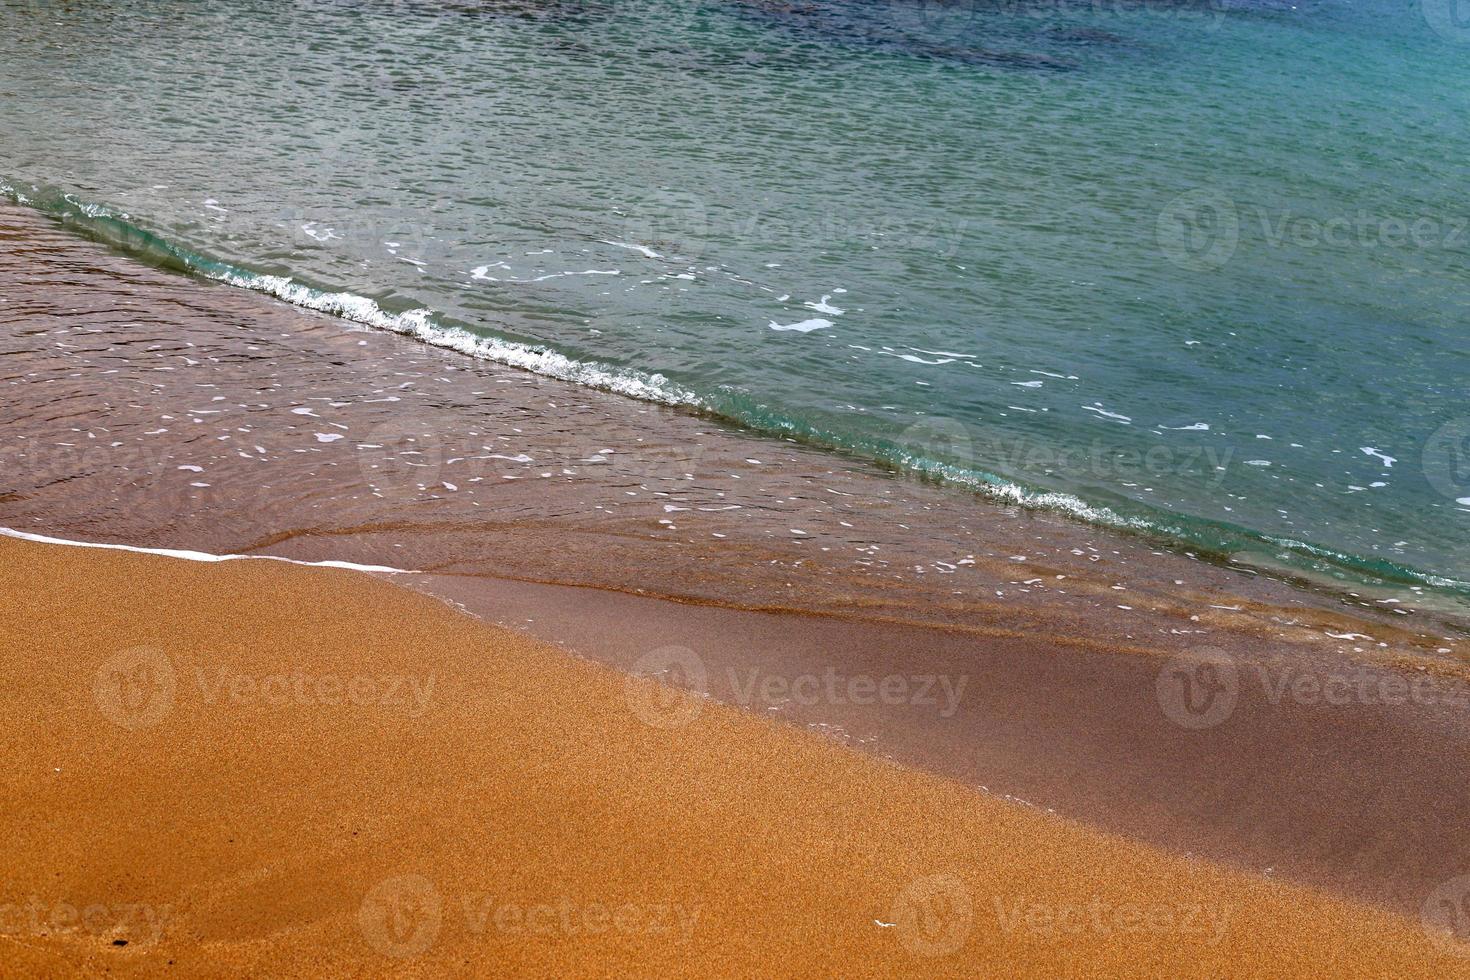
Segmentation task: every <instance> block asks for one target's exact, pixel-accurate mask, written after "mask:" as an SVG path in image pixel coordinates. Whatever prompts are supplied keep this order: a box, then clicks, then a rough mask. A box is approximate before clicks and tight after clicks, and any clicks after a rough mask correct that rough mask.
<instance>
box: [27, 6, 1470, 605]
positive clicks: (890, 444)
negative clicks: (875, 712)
mask: <svg viewBox="0 0 1470 980" xmlns="http://www.w3.org/2000/svg"><path fill="white" fill-rule="evenodd" d="M1424 4H1425V6H1420V5H1417V4H1410V3H1403V2H1386V0H1368V2H1366V3H1348V2H1346V0H1325V2H1318V3H1301V4H1297V5H1295V6H1291V5H1285V4H1282V5H1264V6H1263V5H1245V4H1229V5H1224V6H1221V5H1218V4H1216V3H1213V2H1205V3H1200V4H1193V5H1184V6H1177V5H1168V4H1164V3H1162V2H1157V0H1151V2H1148V3H1142V2H1125V0H1109V2H1106V3H1104V2H1101V0H1099V2H1097V3H1086V4H1063V3H1060V2H1038V3H1028V4H1021V3H1018V2H998V3H971V2H958V3H953V4H936V3H932V2H930V3H925V2H912V0H815V2H812V3H809V4H797V5H790V4H774V3H771V4H767V3H754V2H713V0H711V2H698V0H615V2H605V3H570V2H566V3H555V2H546V3H532V2H529V0H521V2H499V3H471V2H458V3H453V2H442V3H431V2H422V3H419V2H400V3H391V2H373V0H361V2H345V0H341V2H326V0H318V2H310V0H299V2H296V3H291V4H280V3H276V2H265V0H234V2H220V0H215V2H207V3H206V2H200V3H189V4H174V3H161V2H160V3H148V2H133V3H124V2H114V3H107V2H92V3H73V4H59V3H50V2H16V0H0V179H3V180H4V181H7V182H8V186H9V187H10V193H11V196H13V197H20V198H22V199H24V200H25V201H27V202H29V203H32V204H34V205H36V206H39V207H43V208H46V209H48V210H51V211H52V212H54V213H57V214H64V215H70V216H71V219H72V220H73V221H74V222H75V223H76V224H77V226H78V227H79V228H81V229H82V230H87V231H91V232H92V233H95V234H100V235H103V236H104V237H109V238H111V239H113V240H115V241H117V242H118V243H119V244H122V245H124V246H125V247H133V248H136V249H139V250H140V251H143V252H145V253H149V254H152V255H153V256H154V257H155V258H157V259H159V260H160V261H168V262H173V263H175V264H177V263H179V262H180V260H181V259H182V260H183V264H187V265H192V266H193V267H195V268H196V269H199V270H200V271H203V272H205V273H207V274H213V275H216V276H220V277H225V278H229V279H230V280H231V281H235V282H238V283H242V284H247V285H254V286H255V287H257V288H264V289H267V290H268V291H272V292H275V293H277V294H279V295H283V296H286V297H288V298H290V299H293V300H294V301H298V302H303V303H306V304H308V305H318V306H324V307H326V308H330V309H332V310H335V311H337V312H342V313H345V314H347V315H349V316H356V317H357V318H359V319H368V320H371V321H374V322H378V323H380V324H381V325H384V326H389V327H393V328H397V329H409V330H412V331H413V332H416V333H419V334H420V335H422V336H425V337H428V338H430V339H434V340H436V341H439V342H444V343H449V344H451V345H455V346H459V347H461V348H463V349H466V350H470V349H473V350H474V352H476V353H481V354H486V355H488V356H496V357H500V358H501V359H507V360H512V361H515V362H517V363H524V364H527V365H528V366H531V367H534V368H537V369H542V370H547V371H549V372H551V373H558V374H561V375H563V376H571V377H575V378H577V379H579V380H583V381H585V382H587V383H591V384H597V385H601V386H604V387H612V388H615V389H618V390H622V391H625V392H627V393H630V394H633V395H636V396H640V397H652V398H658V399H661V400H666V401H683V402H686V403H690V404H698V405H700V406H703V407H704V408H705V409H707V410H709V411H711V412H714V413H717V414H719V415H721V416H724V417H726V418H729V419H731V420H734V421H737V422H739V423H742V424H744V425H747V426H750V427H753V428H755V429H758V430H761V431H765V432H771V433H784V434H788V435H793V436H797V437H800V438H803V439H809V440H812V441H814V442H817V443H819V444H824V445H829V446H832V447H833V448H837V449H842V450H846V451H850V452H854V453H858V454H861V455H866V456H871V457H873V458H876V459H880V460H885V461H887V462H889V463H893V464H896V465H900V466H904V467H908V468H913V469H918V470H923V471H927V472H931V473H934V474H936V475H939V476H942V477H945V478H948V479H950V480H953V481H955V482H958V483H961V484H966V485H970V486H973V487H978V488H982V489H986V490H988V492H991V493H995V494H999V495H1002V496H1008V497H1010V498H1012V499H1025V500H1029V501H1032V502H1035V503H1038V504H1041V505H1045V506H1053V507H1058V508H1061V509H1064V510H1071V511H1072V512H1074V513H1077V514H1079V515H1080V516H1082V517H1084V518H1086V519H1090V520H1096V521H1100V522H1103V523H1108V524H1119V525H1130V526H1134V527H1138V528H1142V529H1150V530H1154V531H1157V532H1159V533H1162V534H1165V535H1168V536H1172V537H1174V538H1177V539H1179V540H1180V541H1181V542H1182V543H1183V544H1184V546H1186V547H1195V548H1206V549H1211V550H1213V551H1217V552H1223V553H1227V554H1232V555H1236V556H1239V557H1242V558H1245V559H1248V560H1250V561H1256V562H1261V563H1265V564H1280V563H1284V564H1286V565H1287V566H1289V567H1291V568H1293V569H1296V570H1299V571H1304V572H1310V573H1316V574H1321V575H1327V576H1336V577H1338V578H1342V579H1346V580H1347V581H1349V582H1361V581H1364V580H1375V579H1376V580H1379V581H1386V582H1392V583H1398V584H1403V585H1414V586H1418V587H1421V588H1428V589H1429V590H1430V591H1431V592H1433V591H1436V590H1438V591H1439V592H1440V593H1441V594H1460V595H1467V594H1470V591H1467V590H1470V586H1467V584H1466V583H1467V581H1470V547H1467V546H1470V404H1467V399H1466V395H1467V394H1470V382H1467V379H1470V344H1467V341H1466V339H1465V338H1466V333H1465V330H1466V326H1465V324H1466V319H1467V311H1470V274H1467V266H1466V258H1467V255H1470V203H1467V200H1466V197H1465V194H1464V189H1465V187H1466V186H1467V181H1466V177H1467V161H1470V132H1467V128H1466V123H1465V120H1466V119H1467V118H1470V111H1467V110H1470V87H1467V86H1466V85H1465V84H1464V79H1465V78H1467V77H1470V21H1467V22H1466V23H1463V24H1462V23H1460V21H1459V20H1458V19H1457V14H1456V11H1457V8H1456V7H1455V6H1454V4H1453V3H1452V2H1451V0H1424ZM271 277H277V278H271ZM288 278H289V279H290V280H291V282H290V283H289V284H288V283H286V282H285V280H286V279H288ZM303 284H304V286H310V287H313V289H312V290H308V289H306V288H303ZM314 290H315V291H314ZM322 290H325V291H331V292H334V293H337V292H340V293H346V294H349V295H348V296H339V297H337V298H335V299H331V298H323V295H322V292H320V291H322ZM369 301H370V302H369ZM412 310H428V311H431V312H432V315H428V314H416V315H414V316H411V317H409V318H407V319H404V318H402V317H395V316H394V315H395V314H401V313H403V312H404V311H412ZM839 311H840V312H839ZM781 327H787V328H793V329H778V328H781ZM502 340H505V341H512V342H517V343H519V344H520V345H530V346H516V344H507V343H502V342H501V341H502ZM542 348H544V349H542ZM1385 458H1391V459H1392V460H1393V462H1392V464H1391V465H1390V464H1389V463H1388V462H1387V461H1386V459H1385Z"/></svg>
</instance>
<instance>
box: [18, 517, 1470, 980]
mask: <svg viewBox="0 0 1470 980" xmlns="http://www.w3.org/2000/svg"><path fill="white" fill-rule="evenodd" d="M0 557H3V559H4V560H3V561H0V579H4V580H5V581H4V588H3V589H0V604H3V605H5V607H6V609H5V615H6V616H7V618H8V619H10V620H11V621H13V622H16V623H17V625H18V629H19V633H18V637H17V639H18V642H17V643H16V644H15V647H14V650H13V654H14V655H13V656H12V657H9V658H7V659H6V661H5V662H4V664H3V665H0V671H3V672H4V673H5V674H6V675H7V677H6V679H7V680H8V682H9V686H10V687H11V689H12V690H17V691H24V692H25V694H24V696H23V697H20V698H18V699H16V700H15V701H13V702H12V707H11V709H9V710H7V712H5V713H4V714H3V715H0V725H3V726H4V727H5V729H6V736H7V740H8V741H9V742H10V744H12V745H14V746H16V752H14V753H12V755H11V758H10V761H9V763H8V764H7V765H6V766H5V767H3V769H0V779H3V780H4V781H5V783H6V791H7V795H8V796H9V798H12V799H16V800H25V801H28V802H27V803H26V805H24V806H21V807H16V808H12V809H11V810H9V811H7V813H6V814H4V815H3V816H0V823H4V824H5V829H6V830H7V836H8V838H9V839H11V840H12V841H17V842H24V846H23V847H12V848H10V849H8V853H9V858H8V859H7V875H6V878H7V882H8V888H9V889H10V891H9V892H8V893H7V894H6V895H5V896H3V899H4V901H3V905H4V912H5V918H4V921H3V923H0V925H3V929H0V943H3V944H4V946H5V948H6V950H7V956H6V958H7V962H8V963H9V964H10V966H11V968H12V970H14V971H15V972H16V973H17V974H18V975H38V976H39V975H50V974H53V973H54V971H55V970H56V969H58V968H70V969H74V970H76V969H79V970H113V971H118V972H122V973H124V974H136V973H147V972H153V971H156V970H159V969H162V968H164V964H165V962H166V963H167V964H168V968H169V969H171V970H174V971H179V972H181V973H183V974H185V975H216V974H218V972H219V971H221V970H228V971H236V972H238V971H269V972H272V973H273V974H277V975H296V974H305V973H308V972H309V973H315V974H322V973H328V974H333V975H339V974H361V973H363V972H371V973H381V972H390V973H395V974H401V975H430V974H433V973H435V972H439V971H443V970H446V969H461V970H462V969H465V968H466V967H467V966H471V965H473V964H478V965H479V968H491V967H493V968H495V969H498V970H515V969H517V968H527V969H529V968H532V967H533V966H534V965H535V964H537V963H541V964H544V962H545V961H546V959H547V958H548V957H554V958H555V959H556V961H557V962H558V963H559V964H561V967H562V969H564V970H565V971H567V972H569V973H572V974H582V973H589V974H590V973H594V972H596V973H601V972H605V970H606V968H607V964H608V963H609V961H611V962H615V963H618V964H620V965H621V967H622V968H624V969H638V970H663V971H669V972H672V973H677V974H680V975H693V974H698V973H701V972H706V971H707V970H709V969H713V968H714V967H715V966H716V965H717V964H719V963H726V964H728V963H729V962H731V957H732V956H733V957H734V958H735V959H736V960H738V961H740V962H743V963H747V964H754V965H764V966H763V968H764V969H768V970H772V971H776V972H792V973H796V972H814V971H823V970H827V969H837V968H842V969H845V970H848V971H851V970H853V969H854V968H855V967H856V968H857V969H858V970H859V972H863V973H871V974H879V973H883V974H888V975H893V974H900V975H903V974H912V975H920V974H922V975H935V974H939V975H950V974H955V975H958V974H963V973H966V972H968V971H971V970H973V969H975V967H976V965H977V963H978V964H986V963H988V964H992V965H994V966H996V967H1004V968H1005V969H1006V970H1007V971H1008V972H1009V973H1013V974H1015V975H1030V974H1033V973H1034V974H1037V975H1048V976H1053V975H1055V973H1056V970H1057V969H1058V968H1063V969H1065V968H1071V969H1077V970H1083V969H1085V970H1087V971H1089V972H1092V973H1100V974H1103V975H1115V974H1120V973H1125V972H1134V971H1137V970H1140V969H1149V970H1151V971H1154V972H1159V971H1167V972H1168V973H1170V974H1171V975H1183V976H1204V975H1211V974H1217V973H1218V972H1220V971H1224V970H1240V969H1242V968H1246V969H1250V970H1252V971H1260V972H1267V971H1270V972H1289V973H1303V974H1305V973H1309V972H1310V973H1316V972H1320V970H1321V969H1323V968H1324V967H1326V968H1329V969H1336V970H1343V971H1346V970H1355V971H1364V972H1384V971H1387V972H1391V973H1394V974H1395V975H1400V976H1426V977H1427V976H1435V975H1446V974H1447V973H1449V972H1450V971H1452V970H1455V969H1458V968H1461V967H1462V966H1463V963H1464V959H1463V952H1462V951H1463V950H1464V949H1465V948H1466V947H1460V946H1455V945H1453V944H1450V943H1448V940H1446V939H1442V938H1439V937H1438V935H1437V934H1431V933H1429V932H1427V931H1426V928H1425V926H1424V925H1423V924H1421V923H1420V922H1419V921H1417V920H1415V919H1409V918H1402V917H1399V916H1396V915H1392V914H1389V913H1385V912H1382V911H1378V910H1375V909H1372V908H1368V907H1364V906H1360V905H1355V904H1352V903H1348V902H1345V901H1342V900H1340V899H1336V898H1332V897H1329V896H1326V895H1324V894H1322V893H1320V892H1316V891H1313V890H1310V889H1304V888H1301V887H1299V886H1296V885H1292V884H1288V883H1284V882H1279V881H1270V880H1267V879H1265V878H1262V877H1259V876H1252V875H1245V874H1242V873H1240V872H1238V871H1233V870H1230V869H1227V868H1223V867H1220V866H1217V865H1213V864H1211V863H1210V862H1207V861H1203V860H1200V859H1188V858H1181V857H1177V856H1173V855H1170V854H1166V853H1163V852H1161V851H1158V850H1155V849H1153V848H1149V847H1147V846H1145V845H1141V844H1138V843H1135V842H1131V841H1128V840H1124V839H1122V838H1119V837H1116V836H1112V835H1107V834H1102V833H1099V832H1098V831H1096V830H1092V829H1089V828H1087V827H1084V826H1081V825H1078V824H1076V823H1073V822H1071V821H1067V820H1063V819H1060V818H1057V817H1053V816H1050V815H1046V814H1044V813H1041V812H1039V811H1036V810H1032V809H1027V808H1024V807H1020V806H1017V805H1015V804H1013V803H1009V802H1006V801H1002V800H996V799H992V798H988V797H986V796H984V795H983V794H978V793H975V792H974V791H972V790H970V789H968V788H966V787H964V786H961V785H959V784H957V783H954V782H951V781H949V780H944V779H939V778H936V777H934V776H930V775H927V774H924V773H921V772H918V771H915V770H911V769H909V768H906V767H904V766H899V765H894V764H892V763H889V762H885V761H883V760H879V759H874V758H872V757H871V756H869V755H867V754H865V753H862V752H856V751H852V750H851V749H848V748H844V747H841V746H836V745H833V744H831V743H830V742H828V741H826V740H823V739H820V738H813V737H811V736H810V735H807V734H804V733H801V732H798V731H795V730H792V729H791V728H790V727H788V726H785V725H781V724H775V723H772V722H770V721H768V720H763V719H759V718H752V717H751V716H750V715H749V714H748V713H745V712H740V711H735V710H731V709H728V708H724V707H722V706H719V705H716V704H709V703H704V704H702V705H701V704H700V703H699V702H698V700H697V699H690V698H689V697H688V696H687V695H682V694H680V693H679V692H675V691H670V690H669V689H668V688H666V687H663V686H660V685H657V684H656V683H654V682H651V681H647V680H630V679H628V678H627V677H625V676H624V675H621V674H619V673H617V672H615V671H611V670H609V669H607V668H605V667H600V666H597V665H594V664H590V663H588V662H586V661H583V660H580V659H577V658H575V657H572V656H568V655H567V654H565V653H563V652H560V651H557V650H555V649H553V648H551V647H548V646H546V645H545V644H542V643H539V642H537V641H533V640H528V639H526V638H523V637H519V636H517V635H515V634H514V633H511V632H508V631H505V630H500V629H496V628H493V627H489V626H486V625H483V624H480V623H478V622H476V621H475V620H473V619H472V618H468V617H465V616H463V615H461V614H459V613H456V612H454V611H453V610H450V609H448V608H445V607H444V605H443V604H441V603H439V602H436V601H435V600H432V599H430V598H428V597H425V596H422V595H419V594H416V593H415V592H414V591H412V590H408V589H403V588H400V587H398V586H395V585H393V584H390V583H388V582H383V581H373V580H372V577H371V576H366V575H363V574H357V573H353V572H351V571H346V570H339V569H313V568H301V567H291V566H286V565H281V564H278V563H273V562H271V563H268V562H228V563H215V564H204V563H197V562H186V561H180V560H176V559H171V558H166V557H161V556H149V555H137V554H126V553H117V552H103V551H86V550H81V549H69V548H64V547H60V546H55V545H47V544H39V543H34V542H26V541H17V540H13V539H5V540H0ZM159 595H168V596H171V597H173V598H172V601H171V602H169V603H166V604H160V603H158V601H157V597H158V596H159ZM393 682H396V683H393ZM694 707H699V709H700V710H699V711H698V713H697V714H696V715H695V716H694V717H692V718H690V719H689V721H688V723H687V724H685V725H683V726H680V727H678V728H675V729H671V728H669V727H667V725H666V724H665V723H666V721H667V720H668V718H669V717H671V716H673V717H679V716H683V715H684V714H687V713H688V712H689V711H690V709H691V708H694ZM57 812H65V813H69V814H71V815H72V817H71V819H69V820H66V821H61V822H57V821H55V820H54V819H52V818H50V817H49V816H47V815H48V814H54V813H57ZM156 826H166V827H168V828H169V833H167V834H159V833H151V832H142V833H140V832H139V828H141V827H156ZM1451 897H1452V896H1451ZM1068 965H1070V966H1068Z"/></svg>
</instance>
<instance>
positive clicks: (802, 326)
mask: <svg viewBox="0 0 1470 980" xmlns="http://www.w3.org/2000/svg"><path fill="white" fill-rule="evenodd" d="M830 326H832V321H831V320H823V319H820V318H819V319H815V320H802V321H801V322H800V323H777V322H776V321H775V320H772V321H771V329H772V330H792V331H795V332H797V333H811V332H812V331H813V330H824V329H826V328H827V327H830Z"/></svg>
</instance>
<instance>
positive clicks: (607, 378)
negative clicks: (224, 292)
mask: <svg viewBox="0 0 1470 980" xmlns="http://www.w3.org/2000/svg"><path fill="white" fill-rule="evenodd" d="M215 278H216V279H218V280H220V281H222V282H226V283H228V284H230V285H232V286H241V287H243V288H245V289H253V290H255V291H256V292H261V293H266V294H268V295H270V296H274V297H276V298H277V299H280V300H285V301H286V302H287V303H290V304H292V305H293V306H300V307H303V308H305V309H309V310H316V311H318V312H320V313H328V314H331V315H332V316H339V317H341V318H342V319H344V320H350V321H352V322H353V323H361V324H363V325H365V326H369V327H376V328H378V329H380V330H390V331H392V332H393V333H399V334H403V335H405V336H408V337H413V338H415V339H417V340H421V341H423V342H424V343H426V344H432V345H433V346H435V347H444V348H447V349H449V350H454V351H458V352H459V353H461V354H468V355H469V356H471V357H478V358H482V359H483V360H487V361H495V362H496V363H498V364H506V365H509V366H511V367H517V368H522V369H523V370H526V371H530V372H532V373H534V374H541V375H545V376H546V377H549V378H557V379H559V380H561V381H570V382H572V383H573V384H579V385H584V386H586V387H588V388H597V389H600V390H602V391H611V392H614V393H616V394H619V395H627V396H628V397H630V398H639V399H642V400H643V401H651V402H657V403H659V404H661V405H689V406H698V405H700V404H701V403H700V401H699V399H698V397H696V396H695V395H694V394H693V393H692V392H690V391H687V390H685V389H684V388H682V387H680V386H678V385H676V384H674V383H672V382H670V381H669V380H668V379H667V378H665V377H664V376H663V375H661V374H649V375H644V374H641V373H639V372H635V371H630V370H625V369H622V368H614V367H608V366H605V365H601V364H597V363H595V362H592V361H578V360H574V359H572V358H570V357H567V356H566V355H565V354H561V353H559V352H557V351H554V350H551V349H549V348H546V347H532V346H531V345H529V344H522V343H517V342H515V341H512V340H503V339H501V338H499V337H482V336H480V335H478V334H473V333H470V332H469V331H468V330H463V329H460V328H458V327H451V326H445V325H442V324H439V323H436V322H435V320H434V315H433V313H432V312H431V311H430V310H426V309H418V310H408V311H405V312H403V313H389V312H387V311H385V310H384V309H383V308H382V307H380V306H378V304H377V303H375V302H374V301H373V300H371V299H369V298H367V297H366V296H358V295H356V294H354V293H345V292H344V293H327V292H323V291H321V290H319V289H313V288H311V287H310V286H306V285H303V284H302V283H299V282H295V281H293V280H291V279H289V278H287V277H285V276H256V275H246V274H242V273H239V272H234V271H229V272H224V273H220V274H218V275H216V276H215ZM829 325H830V324H829Z"/></svg>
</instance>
